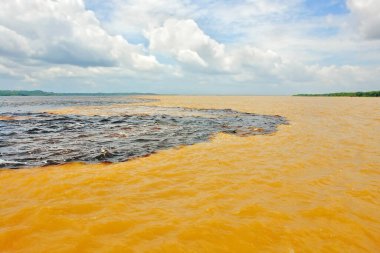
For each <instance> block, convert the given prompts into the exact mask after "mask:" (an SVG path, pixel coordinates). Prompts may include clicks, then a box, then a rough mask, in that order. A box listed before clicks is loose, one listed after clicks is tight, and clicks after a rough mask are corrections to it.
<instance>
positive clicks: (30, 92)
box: [0, 90, 156, 96]
mask: <svg viewBox="0 0 380 253" xmlns="http://www.w3.org/2000/svg"><path fill="white" fill-rule="evenodd" d="M132 95H156V94H154V93H138V92H130V93H102V92H98V93H55V92H46V91H42V90H0V96H132Z"/></svg>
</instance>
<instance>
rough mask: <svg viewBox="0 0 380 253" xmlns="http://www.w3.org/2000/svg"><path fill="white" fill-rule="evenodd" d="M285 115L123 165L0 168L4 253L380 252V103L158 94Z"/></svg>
mask: <svg viewBox="0 0 380 253" xmlns="http://www.w3.org/2000/svg"><path fill="white" fill-rule="evenodd" d="M159 98H160V99H161V101H159V102H155V103H154V104H156V105H160V106H185V107H196V108H232V109H235V110H239V111H245V112H256V113H264V114H279V115H282V116H285V117H287V119H288V120H289V122H290V125H288V126H281V127H280V128H279V131H278V132H277V133H275V134H272V135H268V136H252V137H237V136H231V135H226V134H219V135H217V136H215V137H214V138H213V140H212V141H210V142H207V143H201V144H197V145H193V146H187V147H179V148H176V149H172V150H166V151H162V152H159V153H157V154H154V155H152V156H150V157H145V158H141V159H137V160H133V161H130V162H126V163H120V164H103V165H102V164H100V165H99V164H98V165H84V164H68V165H64V166H56V167H48V168H37V169H25V170H3V171H0V207H1V208H0V252H380V134H379V133H380V100H379V99H377V98H306V97H176V96H173V97H159Z"/></svg>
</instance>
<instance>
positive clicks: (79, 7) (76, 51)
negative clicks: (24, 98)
mask: <svg viewBox="0 0 380 253" xmlns="http://www.w3.org/2000/svg"><path fill="white" fill-rule="evenodd" d="M0 25H1V26H0V33H1V34H4V35H8V36H7V37H9V38H11V40H10V41H9V40H5V39H0V50H1V51H2V52H5V51H6V52H7V53H8V54H12V53H13V54H17V53H21V52H22V53H24V54H26V55H28V56H29V57H30V58H32V59H35V60H40V61H42V62H47V63H51V64H69V65H78V66H83V67H87V66H104V67H108V66H116V65H123V66H125V67H126V68H128V67H129V68H134V67H135V68H136V69H137V70H144V69H150V68H154V67H156V66H158V65H157V64H156V63H157V62H155V60H154V59H153V58H154V57H152V56H144V55H143V52H142V51H141V49H140V48H139V47H137V46H134V45H131V44H129V43H128V42H127V41H126V40H125V39H124V38H123V37H121V36H111V35H109V34H108V33H107V32H106V31H105V30H104V29H103V28H102V27H101V25H100V23H99V21H98V20H97V18H96V17H95V15H94V13H93V12H92V11H88V10H85V7H84V4H83V2H82V1H79V0H56V1H53V0H33V1H13V0H5V2H3V3H2V8H1V9H0ZM7 37H5V38H7ZM12 46H13V47H14V48H10V47H12ZM146 57H148V58H146ZM147 59H149V63H148V61H147ZM146 63H148V64H146Z"/></svg>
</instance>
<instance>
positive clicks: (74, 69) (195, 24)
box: [0, 0, 380, 94]
mask: <svg viewBox="0 0 380 253" xmlns="http://www.w3.org/2000/svg"><path fill="white" fill-rule="evenodd" d="M374 2H375V1H374V0H372V1H371V0H362V1H361V0H348V2H347V5H348V7H349V9H350V13H348V14H340V15H330V14H328V15H327V14H326V15H319V14H318V15H316V16H308V15H310V13H309V12H308V15H305V12H303V11H305V10H304V8H305V5H304V2H303V1H299V0H290V1H287V2H286V3H284V1H282V0H274V1H266V0H242V1H219V0H218V1H216V0H208V1H189V0H165V1H164V0H147V1H140V0H112V1H106V2H105V1H99V0H84V1H83V0H29V1H14V0H3V1H2V8H0V87H2V81H1V80H2V77H4V76H9V77H11V78H19V79H20V80H22V82H24V83H32V84H34V85H38V84H41V85H42V84H43V86H42V87H49V83H54V85H55V86H51V87H54V89H57V87H58V88H59V85H63V86H65V85H64V84H63V83H64V82H65V81H67V80H70V83H71V86H70V87H72V88H76V87H77V86H79V85H82V87H88V88H94V87H96V88H97V89H99V90H100V91H107V90H108V89H113V91H117V90H123V89H124V88H125V87H129V88H131V87H132V85H138V86H136V87H135V88H133V87H132V89H133V90H139V91H157V90H158V91H160V90H164V91H165V92H168V91H171V90H172V91H173V92H176V91H183V92H187V91H190V90H197V89H198V93H202V92H207V89H209V90H213V91H214V90H224V91H226V92H227V91H229V92H234V93H239V91H246V92H249V91H250V92H257V93H260V94H268V93H277V94H278V93H280V92H282V93H291V92H293V91H300V92H301V91H302V92H305V91H307V90H313V91H318V89H320V91H327V90H339V89H358V90H359V89H362V88H368V89H369V88H371V87H378V84H379V79H380V77H379V67H378V66H379V64H380V62H379V60H378V57H376V56H378V55H379V52H380V45H379V44H378V43H377V42H376V39H378V38H380V34H378V31H379V29H377V27H380V24H379V15H378V13H380V10H379V9H378V8H379V6H377V4H375V3H374ZM105 7H106V8H105ZM352 20H355V22H354V23H355V25H356V27H357V29H358V30H359V31H360V34H361V35H362V37H363V38H366V39H368V40H361V39H357V38H353V36H351V35H350V34H349V33H345V32H346V30H345V29H343V27H344V26H347V24H352ZM50 85H53V84H50ZM86 85H88V86H86ZM25 86H27V84H25ZM158 86H161V87H165V88H162V89H161V88H152V87H158ZM7 87H9V86H7ZM63 89H64V88H63ZM144 89H145V90H144Z"/></svg>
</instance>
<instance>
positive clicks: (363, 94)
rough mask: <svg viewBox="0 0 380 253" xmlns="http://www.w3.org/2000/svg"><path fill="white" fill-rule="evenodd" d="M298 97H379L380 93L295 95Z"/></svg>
mask: <svg viewBox="0 0 380 253" xmlns="http://www.w3.org/2000/svg"><path fill="white" fill-rule="evenodd" d="M294 96H300V97H305V96H306V97H380V91H367V92H361V91H358V92H337V93H326V94H297V95H294Z"/></svg>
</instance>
